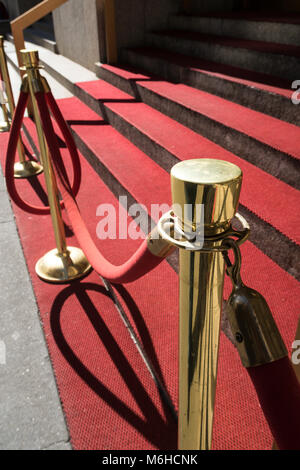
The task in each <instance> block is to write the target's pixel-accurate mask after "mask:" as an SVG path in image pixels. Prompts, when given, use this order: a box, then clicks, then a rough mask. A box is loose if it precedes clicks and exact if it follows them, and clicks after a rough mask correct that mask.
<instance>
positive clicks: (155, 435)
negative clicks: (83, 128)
mask: <svg viewBox="0 0 300 470" xmlns="http://www.w3.org/2000/svg"><path fill="white" fill-rule="evenodd" d="M105 125H106V124H101V126H105ZM94 128H95V126H94ZM95 131H96V129H95ZM7 141H8V135H7V134H2V135H1V136H0V151H1V164H2V167H3V165H4V158H5V153H6V145H7ZM62 152H63V154H65V150H64V149H63V150H62ZM66 158H67V157H66ZM81 160H82V168H83V182H82V187H81V190H80V193H79V197H78V203H79V207H80V209H81V211H82V214H83V215H84V218H85V220H86V223H87V226H88V228H89V230H90V232H91V233H92V234H93V235H94V238H95V241H96V242H97V244H98V246H99V248H100V249H101V250H102V252H103V253H104V254H105V255H106V256H107V257H108V258H109V259H110V260H111V261H112V262H114V263H116V264H121V263H122V262H123V261H124V260H125V259H127V258H128V257H129V256H130V255H131V254H132V253H133V252H134V251H135V249H136V247H137V245H138V244H139V243H140V242H139V241H133V240H105V241H101V242H100V240H97V238H96V227H97V223H98V221H99V219H98V218H97V216H96V209H97V207H98V205H99V204H100V203H103V202H105V203H111V204H113V205H114V206H115V207H116V208H118V210H121V211H122V210H123V209H122V208H119V207H118V201H117V200H116V198H115V196H114V195H113V194H112V193H111V192H110V191H109V190H108V188H107V187H106V186H105V184H104V183H103V182H102V181H101V179H100V178H99V176H98V175H97V174H96V173H95V171H94V170H93V169H92V167H91V166H90V165H89V164H88V163H87V162H86V160H85V159H84V158H83V157H82V159H81ZM150 176H151V175H147V177H150ZM38 181H43V177H42V176H41V177H40V178H39V179H38ZM18 184H19V187H20V189H21V191H22V194H23V195H24V198H27V199H28V200H30V201H31V202H38V201H40V198H42V197H43V186H39V184H38V182H37V180H32V181H31V183H30V182H29V181H19V182H18ZM163 190H164V191H165V188H163ZM158 196H159V194H155V195H153V201H154V197H155V198H158ZM149 197H150V199H151V195H149V194H147V198H148V201H149V202H150V200H149ZM145 198H146V195H145ZM155 202H156V200H155ZM161 202H164V201H161ZM13 208H14V212H15V216H16V223H17V227H18V230H19V234H20V239H21V243H22V247H23V250H24V255H25V258H26V262H27V265H28V269H29V272H30V275H31V279H32V283H33V288H34V292H35V295H36V299H37V303H38V306H39V310H40V314H41V320H42V324H43V328H44V332H45V337H46V341H47V345H48V349H49V353H50V357H51V361H52V364H53V368H54V373H55V377H56V381H57V386H58V390H59V394H60V398H61V401H62V405H63V410H64V413H65V416H66V420H67V425H68V428H69V431H70V437H71V443H72V445H73V447H74V448H75V449H174V448H176V439H177V430H176V425H175V423H174V421H173V419H172V417H171V416H170V413H169V412H168V411H167V410H166V409H165V407H164V405H163V403H162V401H161V399H160V396H159V394H158V392H157V390H156V387H155V385H154V382H153V380H152V379H151V377H150V374H149V372H148V370H147V369H146V366H145V364H144V363H143V361H142V359H141V358H140V356H139V354H138V352H137V350H136V348H135V346H134V344H133V342H132V340H131V339H130V336H129V334H128V332H127V330H126V328H125V326H124V324H123V323H122V321H121V319H120V318H119V316H118V313H117V311H116V309H115V307H114V305H113V303H112V301H111V300H110V299H109V298H108V297H107V295H106V291H105V289H104V288H103V286H102V283H101V280H100V279H99V277H98V276H97V275H96V273H94V272H93V273H91V274H90V275H89V276H88V277H87V278H85V279H84V280H82V281H80V282H76V283H73V284H72V285H70V286H59V285H50V284H46V283H43V282H42V281H41V280H39V279H38V278H37V276H36V274H35V271H34V267H35V263H36V261H37V260H38V259H39V258H40V257H41V256H42V255H43V254H45V253H46V252H47V251H49V250H50V249H52V248H53V247H54V237H53V231H52V228H51V222H50V217H48V216H43V217H38V216H32V215H29V214H26V213H24V212H22V211H20V210H19V209H18V208H17V207H15V206H14V207H13ZM64 217H65V222H66V224H67V235H68V245H70V246H72V245H75V246H76V245H77V242H76V240H75V239H74V237H73V236H72V231H71V229H70V228H69V227H70V222H69V221H68V220H67V219H66V216H64ZM129 221H130V219H129ZM242 254H243V271H242V274H243V278H244V281H245V282H246V283H247V284H249V285H250V286H251V287H253V288H255V289H257V290H259V291H260V292H262V294H263V295H264V296H265V297H266V299H267V301H268V302H269V305H270V307H271V310H272V311H273V313H274V315H275V319H276V321H277V324H278V326H279V328H280V331H281V333H282V335H283V337H284V340H285V342H286V345H287V346H288V348H289V350H290V348H291V345H292V342H293V340H294V337H295V332H296V326H297V321H298V316H299V312H300V295H299V283H298V282H297V281H296V280H295V279H294V278H293V277H292V276H290V275H289V274H287V273H286V272H285V271H284V270H282V269H281V268H280V267H278V266H277V265H276V264H275V263H274V262H273V261H272V260H270V259H269V258H268V257H267V256H265V255H264V254H263V253H262V252H261V251H260V250H258V249H257V248H256V247H255V246H254V245H253V244H251V243H250V242H247V243H246V244H245V245H244V246H243V248H242ZM116 292H117V295H118V297H119V299H120V301H121V303H122V305H123V307H124V309H125V311H126V312H127V314H128V315H129V317H130V319H131V321H132V323H133V324H134V327H135V329H136V332H137V334H138V335H139V337H140V339H141V340H142V342H143V345H144V347H145V349H146V351H147V353H148V355H149V356H150V357H151V360H152V362H153V364H154V365H155V367H156V369H157V371H158V372H159V373H160V374H161V378H162V380H163V382H164V383H165V384H166V387H167V389H168V391H169V393H170V395H171V397H172V400H173V401H174V403H175V404H176V406H177V398H178V386H177V360H178V342H177V336H178V282H177V275H176V274H175V272H174V271H173V270H172V268H171V267H170V266H169V265H168V264H167V263H166V262H164V263H163V264H162V265H160V266H159V267H158V268H157V269H156V270H155V271H153V272H151V273H149V274H148V275H147V276H145V277H144V278H143V279H140V280H139V281H136V282H134V283H132V284H129V285H125V286H121V287H119V288H118V289H116ZM226 292H227V294H228V292H229V284H228V283H227V284H226ZM271 446H272V436H271V435H270V432H269V429H268V427H267V424H266V422H265V419H264V417H263V415H262V412H261V409H260V407H259V404H258V401H257V399H256V396H255V392H254V390H253V388H252V386H251V383H250V380H249V378H248V376H247V374H246V372H245V371H244V369H243V367H242V366H241V364H240V359H239V357H238V355H237V352H236V351H235V349H234V347H233V346H232V345H231V343H230V342H229V341H228V339H227V338H226V337H224V335H223V334H222V336H221V346H220V360H219V375H218V387H217V398H216V414H215V423H214V439H213V447H214V448H215V449H269V448H271Z"/></svg>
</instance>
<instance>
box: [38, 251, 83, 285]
mask: <svg viewBox="0 0 300 470" xmlns="http://www.w3.org/2000/svg"><path fill="white" fill-rule="evenodd" d="M91 269H92V267H91V265H90V264H89V262H88V260H87V259H86V257H85V255H84V253H83V251H82V250H81V249H80V248H76V247H73V246H68V247H67V254H63V255H62V254H59V253H58V251H57V249H56V248H55V249H54V250H51V251H49V252H48V253H46V254H45V255H44V256H43V257H42V258H41V259H40V260H39V261H38V262H37V263H36V265H35V271H36V273H37V275H38V276H39V277H40V278H41V279H43V280H44V281H47V282H54V283H61V284H63V283H68V282H70V281H74V280H76V279H80V278H82V277H84V276H85V275H86V274H88V273H89V272H90V271H91Z"/></svg>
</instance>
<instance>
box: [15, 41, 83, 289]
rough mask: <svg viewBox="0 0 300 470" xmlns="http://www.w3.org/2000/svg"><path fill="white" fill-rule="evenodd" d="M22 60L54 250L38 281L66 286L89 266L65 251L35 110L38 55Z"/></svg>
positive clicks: (39, 267)
mask: <svg viewBox="0 0 300 470" xmlns="http://www.w3.org/2000/svg"><path fill="white" fill-rule="evenodd" d="M20 53H21V57H22V60H23V63H24V67H25V69H26V72H27V76H26V75H25V77H24V79H23V86H24V87H25V86H26V85H27V83H28V87H29V93H30V96H31V100H32V107H33V114H34V120H35V124H36V130H37V136H38V142H39V147H40V154H41V160H42V164H43V168H44V175H45V182H46V188H47V194H48V200H49V206H50V213H51V218H52V225H53V229H54V236H55V241H56V249H54V250H51V251H50V252H48V253H46V255H45V256H43V257H42V258H41V259H40V260H39V261H38V262H37V264H36V272H37V274H38V276H39V277H41V278H42V279H43V280H45V281H48V282H60V283H64V282H69V281H71V280H74V279H79V278H81V277H82V276H84V275H85V274H87V273H88V272H89V271H90V269H91V266H90V265H89V263H88V261H87V259H86V257H85V256H84V254H83V252H82V251H81V250H80V249H79V248H75V247H67V245H66V237H65V229H64V223H63V219H62V214H61V208H60V202H59V193H58V188H57V183H56V178H55V175H54V171H53V167H52V164H51V160H50V158H49V152H48V146H47V143H46V140H45V136H44V132H43V126H42V122H41V118H40V114H39V110H38V105H37V101H36V97H35V93H37V92H42V93H44V83H45V79H44V78H43V79H42V77H41V76H40V72H39V56H38V52H37V51H35V50H34V51H30V50H21V51H20Z"/></svg>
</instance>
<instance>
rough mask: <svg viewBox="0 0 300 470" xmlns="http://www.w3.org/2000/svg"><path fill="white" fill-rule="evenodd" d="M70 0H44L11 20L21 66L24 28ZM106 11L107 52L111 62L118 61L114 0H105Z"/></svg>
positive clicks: (108, 59)
mask: <svg viewBox="0 0 300 470" xmlns="http://www.w3.org/2000/svg"><path fill="white" fill-rule="evenodd" d="M67 1H68V0H44V1H42V2H41V3H39V4H38V5H36V6H34V7H33V8H31V9H30V10H28V11H26V12H25V13H23V14H22V15H20V16H18V18H16V19H15V20H13V21H11V23H10V25H11V31H12V35H13V38H14V43H15V48H16V53H17V57H18V63H19V66H20V67H21V66H22V65H23V64H22V61H21V55H20V50H21V49H25V41H24V29H26V28H28V27H29V26H31V25H32V24H34V23H35V22H36V21H38V20H40V19H41V18H43V17H44V16H46V15H48V13H51V12H52V11H53V10H55V9H56V8H58V7H59V6H61V5H63V4H64V3H66V2H67ZM104 12H105V30H106V54H107V61H108V63H109V64H114V63H116V62H117V40H116V22H115V2H114V0H104Z"/></svg>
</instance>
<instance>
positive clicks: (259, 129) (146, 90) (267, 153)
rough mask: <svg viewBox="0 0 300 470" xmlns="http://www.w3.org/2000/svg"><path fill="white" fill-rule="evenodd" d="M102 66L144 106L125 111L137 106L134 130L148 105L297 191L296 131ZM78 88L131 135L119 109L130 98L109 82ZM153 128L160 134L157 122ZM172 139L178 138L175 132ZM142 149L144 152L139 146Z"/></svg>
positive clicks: (258, 115)
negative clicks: (116, 76)
mask: <svg viewBox="0 0 300 470" xmlns="http://www.w3.org/2000/svg"><path fill="white" fill-rule="evenodd" d="M103 68H104V69H106V72H105V76H106V79H108V80H109V77H112V76H113V75H119V77H118V80H119V83H120V81H121V80H122V81H123V83H124V81H125V80H127V81H128V84H127V86H129V87H130V86H131V85H132V88H131V91H130V88H127V91H129V92H130V95H131V96H136V97H137V98H138V99H139V100H142V102H143V103H135V104H131V105H130V107H129V108H126V109H127V111H128V112H129V109H130V110H133V109H135V107H136V109H135V112H136V116H137V122H136V123H135V124H134V126H135V125H136V126H137V128H138V127H139V122H138V119H141V120H142V117H141V112H146V111H145V110H146V109H147V108H149V106H151V107H152V108H154V109H156V110H157V111H160V116H163V115H166V116H168V117H169V118H172V119H176V120H177V121H178V122H179V123H181V124H182V125H184V126H186V127H188V128H189V129H192V130H193V131H195V132H197V133H198V134H200V135H202V136H204V137H206V138H207V139H210V140H211V141H213V142H215V143H216V144H218V145H220V146H222V147H224V148H225V149H226V150H228V151H230V152H233V153H234V154H236V155H239V156H240V157H242V158H243V159H246V160H248V161H250V162H251V163H253V164H254V165H257V166H258V167H259V168H261V169H263V170H265V171H267V172H268V173H270V174H272V175H273V176H275V177H277V178H280V179H281V180H282V181H285V182H286V183H288V184H290V185H292V186H294V187H295V188H300V180H299V174H298V171H297V168H298V170H299V159H300V151H299V149H298V146H297V137H296V136H298V138H300V129H299V127H297V126H294V125H291V124H288V123H285V122H283V121H280V120H278V119H275V118H272V117H270V116H267V115H263V114H262V113H258V112H257V111H253V110H250V109H248V108H244V107H242V106H240V105H237V104H235V103H231V102H229V101H227V100H224V99H222V98H219V97H217V96H214V95H211V94H208V93H206V92H201V91H200V90H196V89H194V88H191V87H188V86H185V85H181V84H178V85H175V84H171V83H169V82H164V81H157V80H155V79H154V80H153V81H152V80H151V79H148V80H147V79H146V77H145V76H144V77H143V78H142V79H141V80H140V78H141V77H140V75H138V74H137V77H138V78H137V79H136V80H135V79H133V76H134V73H133V72H131V73H129V74H128V72H127V74H128V76H127V78H126V76H125V72H126V71H125V72H124V70H123V71H120V72H118V69H117V68H116V67H115V68H112V67H111V66H103ZM122 74H123V76H122ZM130 74H131V75H130ZM78 87H79V88H81V90H82V92H83V93H85V95H86V96H84V94H82V95H81V96H80V97H81V99H82V100H83V101H84V102H86V103H87V104H88V105H89V106H90V107H91V108H92V109H94V110H95V111H96V112H98V113H99V114H101V115H103V116H104V117H105V118H108V119H110V121H109V122H112V123H113V125H114V126H117V128H118V130H120V131H121V132H125V128H126V129H127V127H128V126H129V128H128V129H127V130H126V132H128V134H126V136H128V137H129V138H130V135H131V134H132V135H133V134H134V130H133V127H134V126H133V124H132V123H127V124H124V121H125V123H126V113H125V114H124V113H123V110H124V109H125V108H124V107H123V110H122V103H121V101H123V102H124V101H125V102H126V101H127V102H128V101H129V102H130V95H129V94H125V93H123V94H121V92H120V90H119V89H117V88H115V87H112V88H110V87H109V86H108V83H105V82H103V81H102V80H99V81H97V82H89V83H86V84H84V83H79V84H78ZM124 89H125V87H124ZM116 90H117V91H116ZM78 96H79V95H78ZM112 96H115V98H113V100H114V101H116V103H110V101H111V100H112V98H111V97H112ZM118 101H120V103H118ZM145 104H147V105H148V106H145ZM119 111H120V112H119ZM121 111H122V112H121ZM130 118H131V115H130ZM157 125H158V131H159V129H160V126H159V123H158V121H157ZM124 126H125V127H124ZM174 132H175V131H174ZM174 135H176V136H177V134H176V132H175V133H174ZM134 143H136V142H135V141H134ZM143 150H144V151H146V152H147V151H148V149H147V148H144V147H143Z"/></svg>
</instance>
